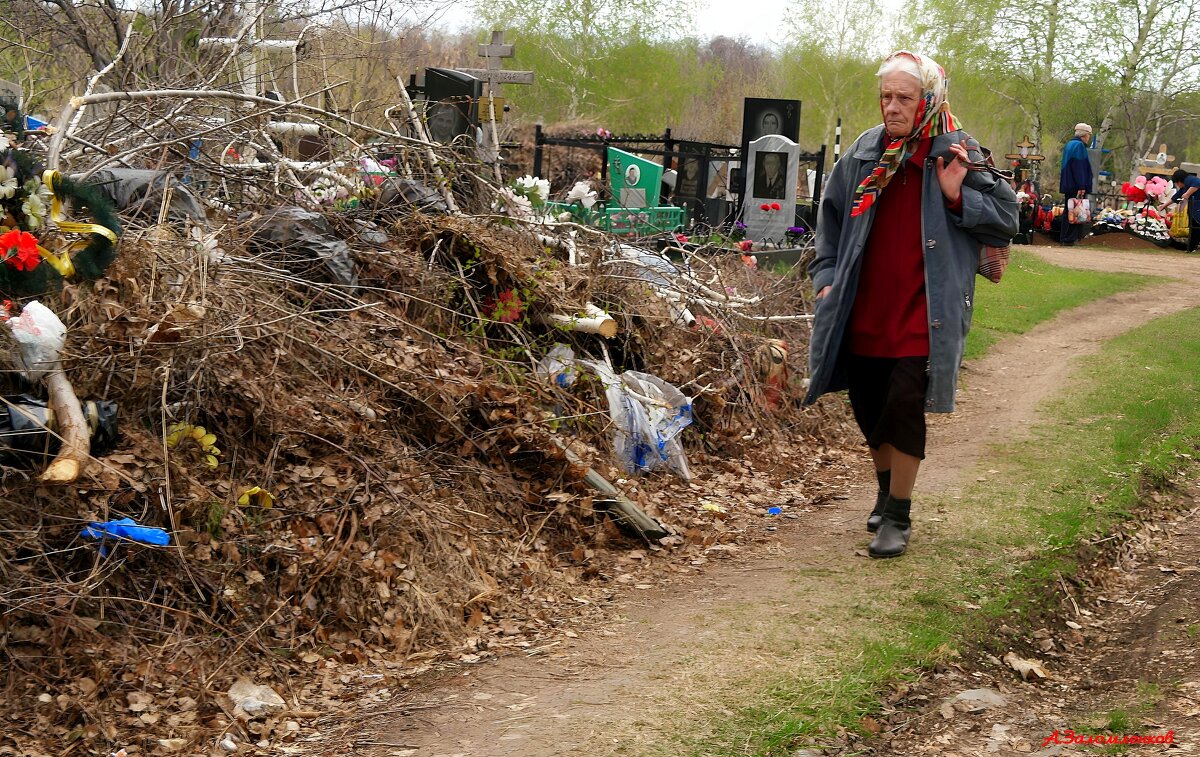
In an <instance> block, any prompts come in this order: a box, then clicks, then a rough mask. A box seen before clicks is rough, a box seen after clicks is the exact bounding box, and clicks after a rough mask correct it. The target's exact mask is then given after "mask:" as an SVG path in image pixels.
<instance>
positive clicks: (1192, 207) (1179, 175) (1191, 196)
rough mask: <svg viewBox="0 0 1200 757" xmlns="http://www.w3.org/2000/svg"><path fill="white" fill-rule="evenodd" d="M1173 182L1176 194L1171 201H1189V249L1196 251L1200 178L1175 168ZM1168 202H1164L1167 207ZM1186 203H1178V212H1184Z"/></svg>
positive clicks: (1199, 242) (1199, 236) (1199, 226)
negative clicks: (1197, 192) (1197, 193)
mask: <svg viewBox="0 0 1200 757" xmlns="http://www.w3.org/2000/svg"><path fill="white" fill-rule="evenodd" d="M1171 182H1172V183H1173V184H1175V194H1174V195H1172V197H1171V202H1174V203H1183V202H1186V203H1187V206H1186V207H1187V214H1188V243H1187V251H1188V252H1195V251H1196V248H1197V247H1198V246H1200V197H1196V196H1195V195H1196V191H1197V190H1200V179H1198V178H1196V177H1195V176H1192V175H1191V174H1190V173H1188V172H1187V171H1185V170H1183V169H1182V168H1177V169H1175V173H1173V174H1171ZM1167 204H1168V203H1163V207H1166V205H1167ZM1184 207H1185V206H1184V205H1182V204H1180V205H1177V206H1176V208H1175V212H1176V213H1180V212H1183V209H1184Z"/></svg>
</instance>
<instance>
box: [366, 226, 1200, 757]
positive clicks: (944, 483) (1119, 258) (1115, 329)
mask: <svg viewBox="0 0 1200 757" xmlns="http://www.w3.org/2000/svg"><path fill="white" fill-rule="evenodd" d="M1034 249H1035V250H1036V252H1037V253H1038V254H1040V255H1042V256H1043V257H1045V258H1046V259H1047V260H1049V261H1050V262H1052V263H1056V264H1059V265H1066V266H1077V267H1081V268H1091V269H1098V270H1108V271H1129V272H1136V273H1151V274H1157V275H1164V276H1170V277H1174V278H1176V279H1178V281H1177V282H1173V283H1167V284H1162V285H1158V286H1155V287H1153V288H1151V289H1148V290H1143V291H1139V292H1134V293H1129V294H1121V295H1117V296H1115V297H1112V298H1109V299H1106V300H1104V301H1102V302H1097V303H1093V304H1091V305H1088V306H1085V307H1083V308H1080V309H1078V310H1075V311H1072V312H1070V313H1066V314H1064V315H1062V316H1061V317H1059V318H1057V319H1056V320H1054V321H1053V322H1051V323H1047V324H1043V325H1042V326H1040V327H1038V328H1036V329H1034V330H1033V331H1031V332H1030V333H1028V334H1026V335H1024V336H1022V337H1019V338H1013V339H1009V340H1006V341H1004V342H1002V343H1000V344H999V345H997V346H996V348H994V349H993V351H992V353H991V354H989V356H988V357H987V358H985V359H984V360H982V361H978V362H977V363H975V364H973V365H970V366H969V367H968V369H967V371H966V373H965V389H964V391H963V396H962V398H961V401H960V403H959V404H960V409H959V412H957V413H956V414H954V415H952V416H947V417H938V418H936V419H935V422H934V423H933V424H932V427H931V438H930V450H929V455H928V463H927V465H926V467H925V468H924V469H923V471H922V477H921V479H920V481H919V482H918V491H917V499H918V503H919V500H920V498H921V497H922V496H930V495H934V494H938V495H941V494H952V493H953V492H954V491H956V490H957V489H958V488H959V487H960V486H961V485H962V484H963V483H965V482H967V481H972V480H974V475H975V469H976V466H977V463H978V460H979V457H980V454H981V451H982V449H983V447H984V445H986V444H989V443H992V442H995V441H1002V440H1006V439H1013V438H1018V437H1019V436H1020V435H1021V434H1023V433H1024V432H1025V430H1026V429H1028V428H1029V427H1030V426H1031V425H1032V424H1033V423H1034V422H1035V421H1036V419H1037V415H1036V409H1037V406H1038V404H1039V403H1040V402H1041V401H1042V400H1044V399H1046V398H1047V397H1049V396H1051V395H1052V394H1054V393H1055V392H1056V391H1057V390H1058V388H1059V387H1061V386H1062V385H1063V384H1064V383H1065V382H1066V380H1067V378H1068V376H1069V375H1070V372H1071V369H1072V361H1073V360H1074V359H1075V358H1078V357H1079V356H1082V355H1086V354H1089V353H1092V352H1094V351H1096V350H1097V349H1098V348H1099V346H1100V345H1101V344H1102V343H1103V342H1104V341H1105V340H1106V339H1109V338H1111V337H1113V336H1115V335H1117V334H1119V333H1122V332H1124V331H1127V330H1129V329H1133V328H1135V327H1137V326H1139V325H1141V324H1143V323H1145V322H1147V321H1149V320H1151V319H1154V318H1157V317H1159V316H1162V315H1166V314H1169V313H1173V312H1176V311H1179V310H1182V309H1185V308H1188V307H1194V306H1197V305H1200V256H1183V255H1150V254H1144V253H1128V252H1105V251H1098V250H1087V249H1085V248H1073V249H1070V250H1064V249H1050V248H1034ZM981 286H986V284H981ZM1018 386H1019V387H1020V391H1012V387H1018ZM869 475H870V474H869V470H868V468H867V465H866V463H865V460H864V464H863V467H862V476H863V485H862V486H859V487H858V488H856V489H854V490H852V491H851V492H850V494H851V496H850V497H849V498H848V499H846V500H844V501H841V502H837V503H835V504H834V506H832V507H828V508H824V509H820V510H818V511H817V512H814V513H812V514H811V515H810V516H807V517H806V518H805V519H803V520H794V521H784V522H783V525H781V527H780V530H779V532H778V534H779V541H778V543H777V544H775V545H772V546H771V547H770V548H768V550H767V555H766V556H762V557H756V558H755V559H753V560H738V561H730V562H731V563H734V562H736V563H737V564H724V565H719V566H714V567H711V568H709V569H706V570H705V572H704V573H703V574H702V575H699V576H695V577H690V578H687V579H683V580H679V581H677V582H675V583H673V584H671V585H669V586H666V587H658V588H648V589H645V590H637V591H631V592H630V593H629V595H628V596H627V597H625V598H623V599H621V600H620V602H619V608H618V612H617V613H616V615H617V616H618V617H619V618H621V621H620V622H619V623H617V624H615V625H614V626H613V627H611V628H609V629H604V630H602V631H600V632H599V633H596V634H591V635H589V637H588V638H582V637H581V638H576V639H568V640H567V642H568V643H567V644H564V645H561V646H559V647H557V648H556V650H555V651H556V653H555V654H553V655H551V656H548V657H547V656H540V657H537V658H527V657H515V656H511V657H507V658H504V659H501V660H500V661H499V662H497V663H495V664H494V665H490V666H487V667H482V666H480V667H474V668H470V669H467V670H465V671H463V672H461V673H460V674H456V675H454V676H452V677H449V678H447V679H446V680H445V681H443V682H442V683H440V684H439V685H437V686H435V687H434V688H433V689H432V690H429V691H425V692H423V693H422V704H421V706H420V707H419V708H416V707H414V708H413V709H412V710H411V711H409V712H408V713H407V714H403V715H402V716H400V717H399V718H397V719H396V720H395V721H394V722H391V723H388V724H386V725H385V724H382V723H373V724H371V729H370V730H371V731H372V732H373V734H374V735H373V736H372V741H371V742H367V741H364V742H361V744H362V748H361V749H360V750H359V751H356V752H355V753H356V754H379V755H384V754H388V755H411V756H412V757H434V756H435V755H443V756H448V755H461V756H463V757H483V756H486V757H507V756H510V755H512V756H515V755H521V756H522V757H546V756H549V755H582V754H587V755H596V756H599V755H608V754H625V755H652V754H669V753H672V751H671V749H670V748H669V745H670V744H671V738H670V734H671V733H678V732H680V731H684V732H686V731H687V730H688V729H689V724H690V723H694V722H709V721H711V720H712V716H713V710H714V708H715V709H716V711H717V712H720V711H721V708H722V706H723V705H722V703H723V702H724V701H727V700H726V697H727V696H728V695H731V694H736V690H737V688H738V687H739V686H741V685H748V684H746V683H745V682H748V681H754V680H759V677H761V676H770V675H775V674H786V673H787V672H788V671H790V670H795V671H800V670H802V669H804V668H805V667H806V666H809V665H816V664H820V663H821V661H822V660H828V659H832V658H833V657H834V656H835V655H836V653H837V651H838V648H839V645H842V644H844V643H845V642H846V641H848V640H850V639H854V638H856V633H858V631H857V630H856V628H855V625H856V624H855V622H854V619H853V617H852V615H851V612H852V607H853V605H854V600H855V598H860V597H865V596H867V595H866V592H867V591H868V588H865V587H864V583H871V584H872V585H873V586H874V587H875V588H878V587H880V586H886V585H887V582H888V581H890V580H893V579H892V576H893V575H895V573H896V571H887V570H885V569H883V568H881V567H880V565H879V564H878V563H875V561H868V560H866V559H863V557H861V556H860V555H859V554H856V552H858V553H861V552H862V550H863V548H864V547H865V545H866V543H867V541H868V538H867V534H866V532H865V529H864V528H863V525H862V521H863V520H864V518H865V513H866V511H867V509H869V504H868V497H869V496H871V495H872V490H873V481H871V482H870V484H871V485H870V486H868V485H867V481H868V480H869V478H868V477H869ZM918 507H919V504H918ZM916 510H917V508H914V516H915V519H916V525H915V531H914V533H915V534H916V536H915V537H914V544H913V549H927V548H928V549H932V548H935V547H936V544H935V543H934V542H935V540H936V537H935V536H933V535H932V534H931V535H930V536H929V538H928V540H927V541H925V542H922V541H921V531H922V523H921V521H922V519H924V518H926V517H928V514H927V513H924V512H917V511H916ZM864 577H867V580H866V581H864ZM369 743H371V744H373V746H368V744H369ZM385 744H386V745H388V746H384V745H385ZM372 750H376V751H372Z"/></svg>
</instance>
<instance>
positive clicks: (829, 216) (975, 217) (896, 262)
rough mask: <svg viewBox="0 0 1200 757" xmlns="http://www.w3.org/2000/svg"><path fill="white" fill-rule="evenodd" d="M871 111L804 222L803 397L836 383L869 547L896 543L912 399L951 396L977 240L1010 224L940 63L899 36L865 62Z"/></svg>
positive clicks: (1003, 193) (934, 402)
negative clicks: (864, 460)
mask: <svg viewBox="0 0 1200 757" xmlns="http://www.w3.org/2000/svg"><path fill="white" fill-rule="evenodd" d="M877 76H878V78H879V104H880V109H881V110H882V113H883V123H882V124H881V125H879V126H876V127H874V128H872V129H868V130H867V131H866V132H864V133H863V134H862V135H861V136H860V137H859V138H858V139H857V140H856V141H855V142H854V144H853V145H851V146H850V148H849V149H848V150H847V152H846V154H845V156H844V157H842V159H841V160H839V161H838V162H837V165H835V166H834V168H833V172H832V173H831V174H830V177H829V183H828V186H827V188H826V191H825V195H824V197H823V199H822V200H821V208H820V216H819V221H818V223H817V239H816V246H817V250H816V259H815V261H814V262H813V263H812V265H811V266H810V267H809V273H810V275H811V276H812V280H813V289H814V291H815V292H816V297H817V302H816V315H815V320H814V322H813V331H812V342H811V345H810V350H811V351H810V355H809V380H810V383H809V390H808V395H807V397H806V398H805V402H806V403H812V402H815V401H816V400H817V398H818V397H820V396H821V395H823V394H825V393H827V392H834V391H838V390H841V389H848V390H849V396H850V405H851V407H852V408H853V411H854V418H855V420H856V421H857V423H858V426H859V428H860V429H862V433H863V436H864V437H865V438H866V442H867V446H868V447H869V448H870V451H871V459H872V461H873V462H874V464H875V474H876V478H877V482H878V485H879V489H878V493H877V496H876V500H875V507H874V509H873V510H872V511H871V514H870V516H869V517H868V518H867V530H868V531H871V532H874V533H875V537H874V539H873V540H872V541H871V544H870V548H869V549H868V552H869V554H870V555H871V557H897V556H899V555H902V554H904V551H905V550H906V549H907V548H908V541H909V535H910V533H911V526H910V519H909V508H910V506H911V503H912V491H913V486H914V484H915V483H916V479H917V471H918V469H919V468H920V465H921V461H922V460H923V459H924V458H925V413H926V412H934V413H944V412H951V411H952V410H953V409H954V394H955V384H956V381H957V379H958V368H959V364H960V362H961V361H962V356H963V347H964V344H965V342H966V338H967V330H968V329H969V328H970V327H971V313H972V306H973V303H974V295H975V272H976V270H977V268H978V265H979V253H980V247H981V245H992V246H997V247H1000V246H1005V245H1007V244H1008V242H1009V240H1011V238H1012V236H1013V234H1015V233H1016V231H1017V200H1016V195H1015V193H1014V192H1013V190H1012V187H1011V186H1009V184H1008V182H1006V181H1002V180H999V179H997V177H996V176H995V175H993V174H992V173H991V172H990V171H989V170H988V169H987V166H986V164H985V163H984V161H983V155H982V154H981V153H980V151H979V145H978V143H976V142H975V141H974V140H973V139H971V137H970V136H969V135H968V134H967V133H966V132H964V131H962V130H961V129H960V128H959V125H958V120H957V119H956V118H955V117H954V115H953V114H952V113H951V112H950V104H949V102H947V100H946V75H945V72H944V71H942V69H941V67H940V66H938V65H937V64H936V63H935V62H933V61H932V60H930V59H929V58H926V57H923V56H920V55H915V54H913V53H911V52H908V51H905V50H902V51H898V52H895V53H892V54H891V55H889V56H888V57H887V58H886V59H885V60H884V62H883V65H882V66H881V67H880V68H879V72H878V74H877Z"/></svg>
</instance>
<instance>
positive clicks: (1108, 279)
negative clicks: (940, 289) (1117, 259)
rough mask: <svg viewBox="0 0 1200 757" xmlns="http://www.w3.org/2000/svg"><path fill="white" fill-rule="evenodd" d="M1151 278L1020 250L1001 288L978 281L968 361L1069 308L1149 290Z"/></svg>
mask: <svg viewBox="0 0 1200 757" xmlns="http://www.w3.org/2000/svg"><path fill="white" fill-rule="evenodd" d="M1154 280H1155V279H1154V277H1151V276H1139V275H1135V274H1128V273H1103V272H1099V271H1079V270H1074V269H1069V268H1060V267H1058V266H1055V265H1052V264H1050V263H1047V262H1046V261H1044V260H1042V259H1041V258H1039V257H1038V256H1037V255H1035V254H1034V253H1032V252H1029V251H1027V250H1023V249H1021V248H1019V247H1014V248H1013V250H1012V258H1011V260H1010V262H1009V266H1008V270H1006V271H1005V272H1004V279H1003V280H1001V282H1000V283H999V284H992V283H991V282H988V281H983V280H982V279H978V278H977V279H976V281H977V284H976V286H975V319H974V325H973V327H972V328H971V333H970V334H968V335H967V348H966V355H965V357H964V359H966V360H974V359H977V358H980V357H982V356H983V355H984V354H985V353H986V352H987V351H988V348H990V347H991V346H992V345H993V344H995V343H996V342H998V341H1000V340H1001V339H1003V338H1004V337H1005V336H1007V335H1009V334H1024V333H1025V332H1026V331H1029V330H1030V329H1031V328H1033V327H1034V326H1036V325H1038V324H1039V323H1042V322H1044V321H1048V320H1050V319H1051V318H1053V317H1054V316H1056V315H1058V314H1059V313H1060V312H1062V311H1064V310H1070V309H1071V308H1074V307H1078V306H1080V305H1083V304H1085V303H1088V302H1092V301H1093V300H1098V299H1102V298H1104V297H1108V296H1111V295H1114V294H1116V293H1117V292H1123V291H1126V290H1130V289H1137V288H1139V287H1143V286H1146V285H1147V284H1149V283H1150V282H1152V281H1154Z"/></svg>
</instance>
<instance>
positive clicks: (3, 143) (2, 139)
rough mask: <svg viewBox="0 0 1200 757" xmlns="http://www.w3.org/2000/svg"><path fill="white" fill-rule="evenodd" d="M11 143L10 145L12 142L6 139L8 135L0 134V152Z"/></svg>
mask: <svg viewBox="0 0 1200 757" xmlns="http://www.w3.org/2000/svg"><path fill="white" fill-rule="evenodd" d="M11 145H12V142H9V141H8V137H6V136H4V135H3V134H0V152H4V151H5V150H7V149H8V148H9V147H10V146H11Z"/></svg>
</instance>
